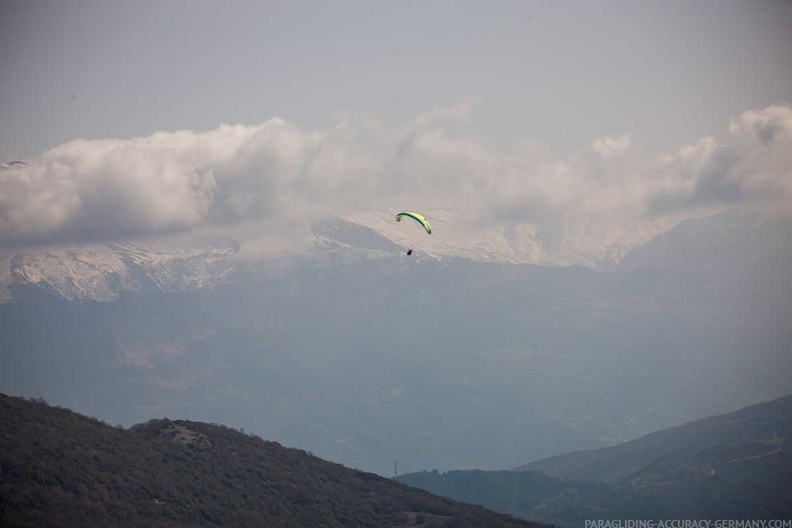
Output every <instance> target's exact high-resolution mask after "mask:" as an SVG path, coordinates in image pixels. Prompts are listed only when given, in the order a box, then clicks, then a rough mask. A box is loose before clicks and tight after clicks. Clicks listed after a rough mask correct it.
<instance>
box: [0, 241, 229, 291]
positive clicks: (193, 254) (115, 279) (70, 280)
mask: <svg viewBox="0 0 792 528" xmlns="http://www.w3.org/2000/svg"><path fill="white" fill-rule="evenodd" d="M235 253H236V249H235V247H234V244H233V243H228V244H223V243H222V242H220V243H218V244H216V245H212V246H209V247H203V248H197V249H187V248H178V249H176V250H173V251H170V252H166V251H162V250H160V249H157V248H155V247H152V246H148V245H143V244H116V243H111V244H91V245H84V246H72V247H58V248H47V249H38V250H25V251H16V252H12V253H10V254H6V255H3V258H2V263H1V264H0V301H5V302H8V301H10V300H11V299H12V294H11V291H10V286H11V285H13V284H36V285H39V286H41V287H43V288H44V289H45V290H47V291H50V292H51V293H54V294H57V295H60V296H62V297H64V298H66V299H94V300H99V301H109V300H112V299H115V298H116V297H117V296H118V294H119V293H121V292H122V291H131V292H142V291H148V290H163V291H171V290H192V289H203V288H212V287H213V286H216V285H218V284H222V283H224V282H227V281H229V280H231V276H232V275H233V273H234V272H235V271H236V270H237V269H238V264H237V261H236V259H235Z"/></svg>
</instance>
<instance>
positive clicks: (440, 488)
mask: <svg viewBox="0 0 792 528" xmlns="http://www.w3.org/2000/svg"><path fill="white" fill-rule="evenodd" d="M790 416H792V396H788V397H785V398H781V399H778V400H774V401H771V402H767V403H764V404H760V405H755V406H752V407H749V408H745V409H741V410H739V411H736V412H733V413H729V414H726V415H722V416H714V417H710V418H706V419H704V420H698V421H696V422H693V423H691V424H686V425H684V426H681V427H677V428H673V429H670V430H666V431H660V432H657V433H653V434H651V435H647V436H645V437H643V438H641V439H639V440H635V441H633V442H627V443H626V444H622V445H618V446H613V447H610V448H606V449H598V450H592V451H586V452H583V453H569V454H566V455H561V456H558V457H552V458H550V459H547V460H541V461H538V462H536V463H533V464H528V465H527V466H523V467H522V468H520V470H518V471H450V472H448V473H445V474H441V473H438V472H432V473H427V472H423V473H415V474H409V475H403V476H402V477H399V480H400V481H401V482H404V483H407V484H410V485H412V486H418V487H421V488H423V489H426V490H428V491H431V492H433V493H438V494H441V495H445V496H448V497H452V498H454V499H457V500H462V501H466V502H472V503H475V504H482V505H484V506H485V507H488V508H492V509H494V510H496V511H502V512H508V513H512V514H514V515H518V516H522V517H526V518H531V519H536V520H539V521H542V522H548V523H554V524H561V525H563V526H584V525H585V521H586V520H591V519H606V520H617V519H618V520H622V519H623V520H627V519H790V518H792V453H790V450H789V443H790V440H792V420H790ZM526 468H527V469H526ZM536 469H541V470H545V471H547V472H548V473H551V474H554V475H556V476H555V477H550V476H548V475H546V474H544V473H540V472H538V471H536ZM558 475H564V476H569V477H572V478H573V479H586V480H569V479H564V478H558Z"/></svg>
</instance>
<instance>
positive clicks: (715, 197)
mask: <svg viewBox="0 0 792 528" xmlns="http://www.w3.org/2000/svg"><path fill="white" fill-rule="evenodd" d="M646 203H647V210H648V212H650V213H653V214H663V213H668V212H670V211H675V210H691V211H692V210H695V209H697V208H700V207H712V206H735V207H764V208H768V209H774V210H776V211H783V210H787V211H789V210H790V209H792V108H790V107H788V106H778V105H775V106H770V107H768V108H766V109H764V110H758V111H748V112H744V113H743V114H742V115H740V116H739V117H738V118H737V119H734V120H732V122H731V124H730V125H729V134H728V135H727V136H726V137H724V138H723V140H722V141H720V142H718V141H716V140H715V139H714V138H711V137H707V138H703V139H702V140H699V141H698V142H697V143H696V144H694V145H691V146H687V147H684V148H682V149H680V151H679V152H678V153H677V155H676V156H673V157H671V158H670V159H669V161H668V164H667V167H666V170H665V174H664V175H663V178H662V180H661V182H660V185H659V186H657V187H656V188H655V189H654V190H653V192H650V193H648V195H647V201H646Z"/></svg>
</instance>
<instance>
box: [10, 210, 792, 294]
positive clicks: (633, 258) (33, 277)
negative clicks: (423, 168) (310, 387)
mask: <svg viewBox="0 0 792 528" xmlns="http://www.w3.org/2000/svg"><path fill="white" fill-rule="evenodd" d="M427 218H428V219H429V220H430V221H431V223H432V226H433V234H432V235H431V236H430V235H427V234H426V233H425V232H424V231H423V229H422V228H421V227H420V226H418V225H417V224H416V225H412V224H413V222H396V221H395V220H394V214H393V212H392V211H389V210H370V211H365V212H358V213H354V214H349V215H346V216H345V217H344V218H327V219H324V220H321V221H317V222H314V223H313V224H312V225H311V227H310V232H309V239H310V241H311V243H310V244H309V245H308V246H309V249H307V250H306V251H305V252H304V253H302V254H299V255H296V256H295V255H291V256H289V257H282V258H277V257H272V256H270V257H269V258H268V259H266V260H258V261H251V260H250V259H247V258H244V259H243V258H239V253H240V246H241V245H242V244H243V243H242V244H241V243H240V242H238V241H237V240H235V239H234V238H231V237H226V238H222V239H219V240H214V241H212V242H211V243H208V244H207V243H206V242H205V241H202V242H201V243H193V244H190V243H184V242H182V243H181V244H180V245H179V244H163V243H159V244H155V243H139V242H136V243H107V244H86V245H73V246H62V247H50V248H28V249H25V250H18V251H13V252H11V251H6V252H5V253H2V254H0V302H8V301H10V300H11V299H12V293H11V290H10V289H9V288H10V287H11V286H12V285H14V284H36V285H40V286H41V287H43V288H45V289H46V290H48V291H50V292H52V293H54V294H57V295H59V296H62V297H64V298H67V299H94V300H101V301H108V300H112V299H114V298H116V297H117V296H118V294H119V293H121V292H123V291H131V292H142V291H154V290H162V291H178V290H196V289H205V288H212V287H214V286H217V285H219V284H224V283H227V282H229V281H232V280H233V278H234V276H235V274H237V273H240V272H251V273H253V274H254V275H256V274H267V275H271V274H272V273H282V272H283V271H284V270H288V269H289V268H291V267H293V266H295V265H297V264H298V263H303V264H305V263H310V265H311V266H332V265H338V264H342V263H350V262H358V261H361V260H369V259H381V258H393V257H394V256H395V255H399V254H400V253H402V252H403V251H404V250H405V249H406V248H413V249H414V251H415V257H414V259H431V260H443V259H448V258H464V259H469V260H472V261H477V262H492V263H509V264H533V265H542V266H554V267H555V266H570V265H582V266H586V267H589V268H598V267H605V268H611V267H612V266H613V265H615V264H618V263H620V262H621V263H622V264H621V266H620V267H621V268H622V269H626V268H625V265H627V268H634V267H635V266H641V267H645V266H652V265H654V266H655V267H660V268H669V269H679V266H680V265H682V267H683V268H686V269H690V268H691V267H696V266H695V263H696V262H698V261H699V260H701V259H704V258H706V255H710V254H711V258H714V259H717V258H718V256H719V255H721V253H723V251H719V250H717V249H718V248H724V247H726V248H731V250H730V251H731V252H732V253H734V252H735V251H737V254H739V250H738V248H739V247H744V248H746V249H747V250H749V251H748V253H750V254H751V255H755V256H758V257H761V256H762V254H764V253H769V252H773V251H775V250H776V249H777V247H792V235H789V233H792V230H790V229H788V228H787V227H788V225H789V222H788V221H786V220H784V221H781V220H778V219H769V220H768V219H762V218H761V217H758V216H756V215H742V214H738V213H725V214H720V215H716V216H711V217H707V218H702V219H693V220H687V221H684V222H682V223H679V224H678V222H677V221H676V220H674V219H669V218H665V219H662V220H659V219H651V220H647V221H645V222H643V223H636V224H630V225H622V224H619V223H616V222H613V223H610V224H608V223H607V222H602V221H599V222H594V221H592V220H591V219H587V218H567V219H564V220H559V221H556V222H553V223H546V224H544V225H541V226H535V225H525V224H519V225H518V224H513V225H508V226H493V227H484V228H481V227H480V226H472V225H469V224H467V223H466V222H465V220H464V218H459V217H458V216H457V215H456V214H455V213H454V212H452V211H448V210H435V211H428V212H427ZM677 224H678V225H677ZM691 230H692V231H691ZM694 232H695V233H699V235H700V236H696V237H693V235H692V234H691V233H694ZM691 237H693V238H691ZM691 244H693V246H695V247H693V246H691ZM713 248H714V249H713ZM716 250H717V251H716ZM700 253H702V254H703V255H702V256H701V257H700V258H698V260H695V259H694V261H691V262H688V264H690V265H688V266H685V265H683V264H681V263H685V262H687V261H690V260H691V255H699V254H700ZM742 260H744V259H735V258H730V259H729V262H736V261H742ZM709 267H711V266H709ZM704 268H707V269H708V266H704ZM704 271H706V269H704Z"/></svg>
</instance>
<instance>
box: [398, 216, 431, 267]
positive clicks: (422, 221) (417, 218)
mask: <svg viewBox="0 0 792 528" xmlns="http://www.w3.org/2000/svg"><path fill="white" fill-rule="evenodd" d="M404 217H407V218H412V219H413V220H415V221H416V222H418V223H419V224H420V225H421V226H422V227H423V228H424V230H425V231H426V233H427V234H429V235H431V234H432V226H431V225H429V222H428V221H427V220H426V217H424V216H423V215H421V214H418V213H413V212H410V211H405V212H402V213H399V214H397V215H396V221H397V222H401V220H402V218H404ZM412 252H413V250H412V248H410V249H408V250H407V256H408V257H409V256H410V255H412Z"/></svg>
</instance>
